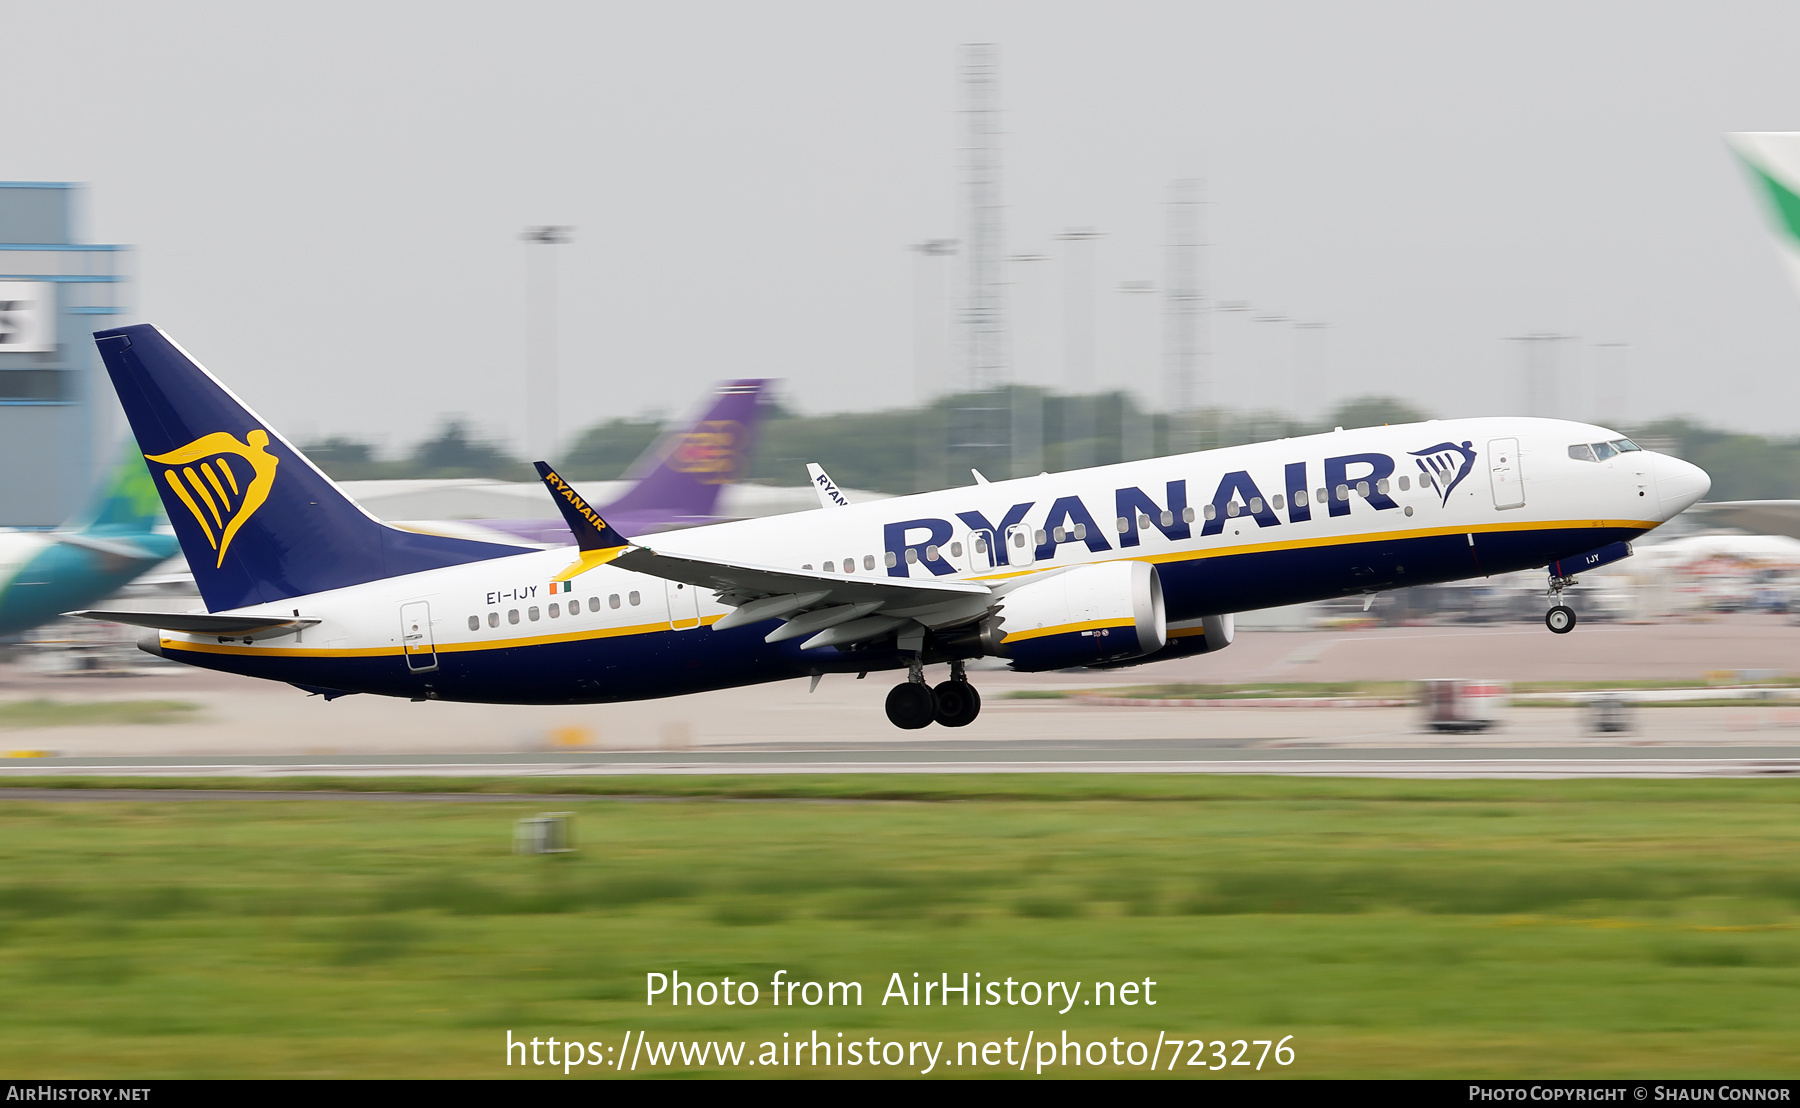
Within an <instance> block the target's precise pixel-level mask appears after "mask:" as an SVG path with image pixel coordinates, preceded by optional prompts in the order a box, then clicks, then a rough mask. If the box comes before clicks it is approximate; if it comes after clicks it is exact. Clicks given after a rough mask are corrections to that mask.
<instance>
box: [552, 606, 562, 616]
mask: <svg viewBox="0 0 1800 1108" xmlns="http://www.w3.org/2000/svg"><path fill="white" fill-rule="evenodd" d="M561 615H562V607H561V606H560V605H558V604H552V605H550V618H551V619H556V618H557V617H559V616H561Z"/></svg>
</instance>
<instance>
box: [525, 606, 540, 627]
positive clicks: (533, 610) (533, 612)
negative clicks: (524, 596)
mask: <svg viewBox="0 0 1800 1108" xmlns="http://www.w3.org/2000/svg"><path fill="white" fill-rule="evenodd" d="M525 615H526V617H527V618H528V619H530V620H531V622H533V623H536V622H537V620H538V610H537V605H535V604H534V605H532V606H531V607H529V608H527V609H525Z"/></svg>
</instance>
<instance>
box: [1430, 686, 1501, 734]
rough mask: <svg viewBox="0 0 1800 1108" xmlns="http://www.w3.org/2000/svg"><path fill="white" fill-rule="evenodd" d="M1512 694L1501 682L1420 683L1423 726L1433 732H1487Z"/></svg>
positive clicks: (1498, 717)
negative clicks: (1423, 717)
mask: <svg viewBox="0 0 1800 1108" xmlns="http://www.w3.org/2000/svg"><path fill="white" fill-rule="evenodd" d="M1511 696H1512V690H1511V688H1509V687H1508V686H1507V685H1506V684H1505V683H1503V682H1500V681H1469V680H1465V679H1463V678H1460V677H1444V678H1433V679H1431V680H1428V681H1421V682H1419V704H1420V706H1421V707H1422V708H1423V710H1424V713H1425V726H1426V727H1428V728H1430V729H1431V730H1433V731H1486V730H1488V729H1489V728H1491V727H1494V726H1496V725H1497V724H1498V723H1499V722H1500V718H1501V714H1502V713H1503V712H1504V710H1505V708H1506V706H1507V704H1508V703H1509V699H1510V697H1511Z"/></svg>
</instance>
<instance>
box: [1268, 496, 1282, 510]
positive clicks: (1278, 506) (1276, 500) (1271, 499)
mask: <svg viewBox="0 0 1800 1108" xmlns="http://www.w3.org/2000/svg"><path fill="white" fill-rule="evenodd" d="M1269 503H1270V504H1273V505H1274V506H1275V510H1276V511H1278V512H1279V511H1280V510H1281V509H1282V502H1281V494H1280V493H1276V494H1275V495H1274V496H1271V497H1269Z"/></svg>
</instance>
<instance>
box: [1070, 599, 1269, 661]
mask: <svg viewBox="0 0 1800 1108" xmlns="http://www.w3.org/2000/svg"><path fill="white" fill-rule="evenodd" d="M1236 637H1237V617H1236V616H1234V615H1232V614H1231V613H1230V612H1226V613H1225V614H1224V615H1219V616H1203V617H1201V618H1200V619H1187V620H1182V621H1181V622H1180V623H1171V624H1169V641H1168V642H1166V643H1164V644H1163V648H1162V649H1161V650H1153V651H1151V652H1150V653H1148V654H1145V655H1144V656H1143V657H1141V658H1121V659H1120V660H1118V661H1116V662H1101V663H1099V664H1097V665H1095V666H1094V667H1093V668H1094V669H1124V668H1125V667H1126V666H1147V665H1149V664H1150V663H1151V662H1166V661H1168V660H1169V659H1171V658H1186V657H1190V656H1192V655H1195V654H1212V653H1214V652H1216V651H1220V650H1224V649H1225V648H1226V647H1228V646H1230V645H1231V640H1232V639H1234V638H1236Z"/></svg>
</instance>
